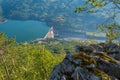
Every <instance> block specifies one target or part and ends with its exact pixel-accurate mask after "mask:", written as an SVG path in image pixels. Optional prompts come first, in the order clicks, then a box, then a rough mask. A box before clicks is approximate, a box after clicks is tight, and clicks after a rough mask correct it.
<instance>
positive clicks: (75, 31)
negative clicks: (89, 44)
mask: <svg viewBox="0 0 120 80" xmlns="http://www.w3.org/2000/svg"><path fill="white" fill-rule="evenodd" d="M83 4H85V2H84V1H79V0H67V1H66V0H3V1H2V2H1V8H2V16H3V17H4V18H7V19H12V20H38V21H44V22H47V24H48V25H49V26H54V28H55V31H56V32H58V33H59V34H60V37H69V36H71V37H79V36H81V35H83V32H82V31H95V30H96V25H97V24H100V23H102V22H103V21H104V19H105V18H104V16H103V15H97V14H94V15H93V14H90V13H84V12H83V13H81V14H78V13H75V12H74V11H75V9H76V7H78V6H80V5H83ZM86 23H87V24H86ZM89 27H91V28H89ZM88 28H89V29H88ZM81 30H82V31H81Z"/></svg>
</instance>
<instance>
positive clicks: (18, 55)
mask: <svg viewBox="0 0 120 80" xmlns="http://www.w3.org/2000/svg"><path fill="white" fill-rule="evenodd" d="M64 56H65V54H53V53H51V52H50V51H49V50H47V49H46V48H45V47H44V46H43V45H33V44H25V43H21V44H20V43H16V42H15V39H14V38H13V39H9V40H8V39H7V37H6V36H5V34H4V33H0V80H47V79H48V77H49V76H50V73H51V71H52V69H53V67H54V66H55V65H56V64H58V63H59V62H61V61H62V60H63V58H64Z"/></svg>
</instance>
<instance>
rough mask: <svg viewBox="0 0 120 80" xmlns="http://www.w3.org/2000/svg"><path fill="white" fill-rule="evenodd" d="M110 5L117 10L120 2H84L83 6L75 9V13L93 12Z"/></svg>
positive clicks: (89, 0)
mask: <svg viewBox="0 0 120 80" xmlns="http://www.w3.org/2000/svg"><path fill="white" fill-rule="evenodd" d="M111 3H112V4H113V5H114V6H115V7H116V8H117V9H120V0H85V5H84V6H80V7H78V8H76V10H75V12H81V11H87V12H94V11H95V10H97V9H99V8H102V7H104V6H106V5H108V4H111Z"/></svg>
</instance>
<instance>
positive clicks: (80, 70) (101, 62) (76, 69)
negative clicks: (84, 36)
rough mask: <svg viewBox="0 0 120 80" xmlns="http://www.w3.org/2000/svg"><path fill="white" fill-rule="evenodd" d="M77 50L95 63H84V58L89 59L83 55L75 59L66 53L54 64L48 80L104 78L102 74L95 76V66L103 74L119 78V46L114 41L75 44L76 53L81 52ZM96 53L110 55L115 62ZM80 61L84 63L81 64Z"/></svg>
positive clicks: (98, 79) (96, 79)
mask: <svg viewBox="0 0 120 80" xmlns="http://www.w3.org/2000/svg"><path fill="white" fill-rule="evenodd" d="M108 51H118V52H114V54H112V55H111V54H109V52H108ZM79 52H83V53H85V54H86V55H89V56H90V57H91V58H93V59H94V60H95V61H96V62H97V64H94V63H90V62H88V63H86V61H84V60H87V61H89V59H86V58H87V57H85V59H81V58H77V59H76V58H74V57H73V56H72V55H71V54H67V55H66V57H65V58H64V60H63V61H62V62H61V63H60V64H59V65H57V66H55V68H54V69H53V71H52V74H51V76H50V78H49V80H104V78H103V77H102V76H97V75H96V73H94V72H95V71H94V70H95V68H97V69H99V70H100V71H101V72H105V73H103V75H105V74H107V75H109V78H110V79H111V80H120V61H119V60H120V46H118V45H116V44H114V43H113V44H112V43H110V44H105V43H99V44H91V45H90V46H82V45H80V46H76V54H81V53H79ZM96 53H100V54H101V53H102V54H103V55H104V54H105V55H107V56H110V57H111V59H112V58H114V59H116V60H115V61H116V62H115V63H114V62H110V61H109V60H108V61H107V59H106V58H101V57H100V55H99V54H98V55H99V56H98V55H94V54H96ZM91 54H93V55H91ZM73 55H74V54H73ZM103 55H102V56H103ZM78 56H79V55H78ZM83 58H84V57H83ZM82 63H85V64H84V65H82Z"/></svg>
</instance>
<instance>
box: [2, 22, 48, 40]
mask: <svg viewBox="0 0 120 80" xmlns="http://www.w3.org/2000/svg"><path fill="white" fill-rule="evenodd" d="M49 29H50V28H49V27H48V26H47V24H46V23H45V22H39V21H32V20H28V21H16V20H8V21H7V22H6V23H3V24H0V32H4V33H6V34H7V36H8V38H11V37H14V36H16V41H17V42H23V41H31V40H35V39H37V38H43V37H44V36H45V35H46V33H47V32H48V30H49Z"/></svg>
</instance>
